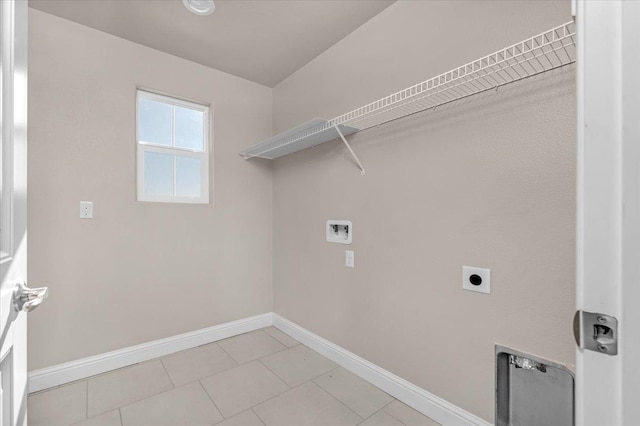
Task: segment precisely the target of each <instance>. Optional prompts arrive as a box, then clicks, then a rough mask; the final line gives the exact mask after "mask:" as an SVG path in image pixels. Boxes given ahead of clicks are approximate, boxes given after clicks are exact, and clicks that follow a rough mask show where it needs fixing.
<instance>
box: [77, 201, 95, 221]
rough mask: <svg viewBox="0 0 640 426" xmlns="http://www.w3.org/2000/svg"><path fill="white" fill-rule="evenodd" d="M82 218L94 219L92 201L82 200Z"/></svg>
mask: <svg viewBox="0 0 640 426" xmlns="http://www.w3.org/2000/svg"><path fill="white" fill-rule="evenodd" d="M80 219H93V202H92V201H80Z"/></svg>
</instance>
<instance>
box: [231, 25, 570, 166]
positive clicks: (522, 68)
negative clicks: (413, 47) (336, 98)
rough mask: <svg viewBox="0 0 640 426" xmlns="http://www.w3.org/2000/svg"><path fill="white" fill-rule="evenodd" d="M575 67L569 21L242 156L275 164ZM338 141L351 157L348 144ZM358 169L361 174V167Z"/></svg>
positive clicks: (312, 123)
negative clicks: (314, 148)
mask: <svg viewBox="0 0 640 426" xmlns="http://www.w3.org/2000/svg"><path fill="white" fill-rule="evenodd" d="M575 61H576V46H575V22H573V21H571V22H568V23H566V24H563V25H560V26H559V27H556V28H553V29H550V30H548V31H545V32H544V33H542V34H538V35H536V36H534V37H531V38H528V39H526V40H523V41H521V42H519V43H516V44H514V45H511V46H509V47H506V48H504V49H501V50H499V51H497V52H494V53H492V54H490V55H487V56H484V57H482V58H480V59H476V60H475V61H472V62H469V63H467V64H465V65H462V66H461V67H458V68H454V69H452V70H450V71H447V72H445V73H443V74H440V75H438V76H435V77H433V78H430V79H429V80H426V81H423V82H422V83H419V84H416V85H414V86H411V87H408V88H406V89H404V90H401V91H399V92H396V93H394V94H392V95H389V96H386V97H384V98H382V99H379V100H377V101H375V102H371V103H369V104H367V105H365V106H362V107H360V108H357V109H354V110H353V111H349V112H347V113H346V114H342V115H340V116H338V117H336V118H334V119H331V120H323V119H315V120H311V121H308V122H306V123H304V124H301V125H300V126H297V127H295V128H293V129H290V130H288V131H286V132H283V133H280V134H279V135H276V136H273V137H271V138H269V139H266V140H264V141H262V142H259V143H257V144H256V145H253V146H251V147H249V148H247V149H245V150H243V151H241V152H240V155H242V156H244V158H245V159H247V160H248V159H250V158H253V157H261V158H268V159H275V158H278V157H282V156H284V155H288V154H291V153H294V152H296V151H300V150H301V149H305V148H310V147H312V146H315V145H318V144H320V143H324V142H328V141H330V140H333V139H337V138H338V137H341V136H343V135H349V134H352V133H355V132H358V131H361V130H365V129H368V128H370V127H374V126H378V125H380V124H384V123H387V122H389V121H393V120H397V119H399V118H402V117H406V116H409V115H412V114H416V113H418V112H421V111H425V110H428V109H435V108H437V107H438V106H440V105H444V104H447V103H449V102H453V101H456V100H459V99H462V98H466V97H469V96H472V95H475V94H478V93H482V92H485V91H488V90H493V89H497V88H499V87H501V86H504V85H506V84H510V83H513V82H516V81H519V80H523V79H525V78H528V77H531V76H534V75H538V74H541V73H544V72H547V71H551V70H553V69H556V68H560V67H563V66H566V65H569V64H572V63H574V62H575ZM342 140H343V141H344V142H345V144H346V145H347V147H348V148H349V150H350V152H351V153H352V154H353V151H352V150H351V148H350V147H349V145H348V143H347V142H346V139H344V138H342ZM353 155H354V158H356V161H357V162H358V165H360V162H359V161H358V160H357V157H355V154H353ZM360 168H361V169H362V170H363V174H364V169H363V168H362V166H361V165H360Z"/></svg>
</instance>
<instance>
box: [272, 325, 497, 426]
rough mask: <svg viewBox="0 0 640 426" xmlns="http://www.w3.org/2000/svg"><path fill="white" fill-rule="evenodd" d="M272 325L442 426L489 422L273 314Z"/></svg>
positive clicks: (462, 425) (485, 424)
mask: <svg viewBox="0 0 640 426" xmlns="http://www.w3.org/2000/svg"><path fill="white" fill-rule="evenodd" d="M273 326H274V327H276V328H278V329H279V330H280V331H283V332H284V333H286V334H288V335H289V336H291V337H293V338H294V339H296V340H298V341H299V342H300V343H302V344H304V345H306V346H308V347H310V348H311V349H313V350H314V351H316V352H318V353H320V354H321V355H324V356H325V357H327V358H329V359H330V360H332V361H333V362H335V363H336V364H339V365H340V366H342V367H344V368H345V369H347V370H349V371H351V372H352V373H354V374H355V375H357V376H360V377H361V378H363V379H364V380H366V381H368V382H369V383H371V384H373V385H374V386H377V387H379V388H380V389H382V390H383V391H385V392H387V393H388V394H389V395H391V396H393V397H394V398H396V399H398V400H400V401H402V402H404V403H405V404H407V405H408V406H410V407H413V408H414V409H416V410H418V411H420V412H421V413H422V414H424V415H426V416H428V417H431V418H432V419H433V420H435V421H436V422H438V423H440V424H442V425H446V426H470V425H473V426H490V423H489V422H487V421H485V420H483V419H481V418H479V417H477V416H475V415H473V414H471V413H469V412H467V411H465V410H463V409H462V408H460V407H458V406H456V405H453V404H451V403H450V402H447V401H445V400H444V399H442V398H439V397H437V396H435V395H434V394H432V393H429V392H427V391H426V390H424V389H422V388H420V387H418V386H416V385H414V384H413V383H410V382H408V381H406V380H404V379H402V378H400V377H398V376H396V375H395V374H392V373H390V372H389V371H387V370H385V369H383V368H381V367H379V366H377V365H375V364H373V363H371V362H369V361H367V360H366V359H364V358H361V357H359V356H357V355H355V354H353V353H351V352H349V351H348V350H346V349H344V348H341V347H340V346H338V345H335V344H333V343H331V342H329V341H328V340H326V339H323V338H322V337H320V336H318V335H316V334H314V333H312V332H310V331H309V330H306V329H304V328H302V327H300V326H299V325H297V324H294V323H292V322H291V321H289V320H287V319H285V318H283V317H281V316H280V315H278V314H275V313H274V314H273Z"/></svg>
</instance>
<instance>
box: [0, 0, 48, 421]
mask: <svg viewBox="0 0 640 426" xmlns="http://www.w3.org/2000/svg"><path fill="white" fill-rule="evenodd" d="M0 76H1V77H0V91H1V93H2V103H1V104H0V108H1V114H0V115H1V121H0V129H1V132H0V134H1V138H0V145H1V147H0V157H1V163H0V164H1V173H0V179H1V185H0V191H1V192H0V275H1V276H0V279H1V281H0V332H1V335H0V426H24V425H26V423H27V422H26V415H27V394H28V390H27V318H26V311H28V310H31V309H33V308H34V307H35V306H37V305H39V304H40V303H41V301H42V300H43V299H44V297H46V289H36V291H31V292H29V291H25V289H24V288H22V291H18V292H16V289H17V288H19V284H24V283H25V280H26V278H27V2H26V1H14V0H1V1H0ZM16 301H17V303H16Z"/></svg>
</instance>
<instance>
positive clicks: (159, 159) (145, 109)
mask: <svg viewBox="0 0 640 426" xmlns="http://www.w3.org/2000/svg"><path fill="white" fill-rule="evenodd" d="M136 133H137V137H136V139H137V145H138V183H137V186H138V201H158V202H169V203H201V204H207V203H208V202H209V150H210V143H209V107H207V106H205V105H200V104H196V103H193V102H187V101H184V100H181V99H175V98H170V97H168V96H162V95H158V94H155V93H150V92H145V91H142V90H138V93H137V132H136Z"/></svg>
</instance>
